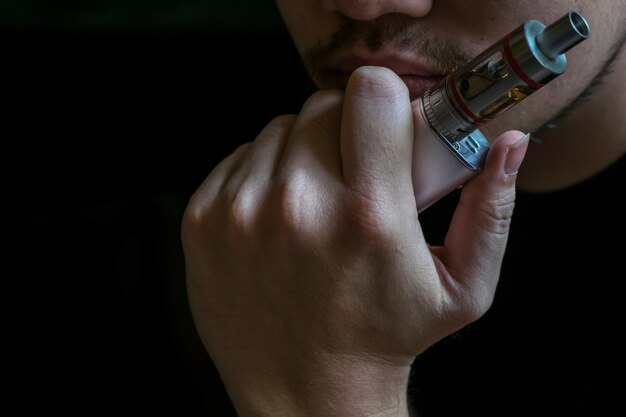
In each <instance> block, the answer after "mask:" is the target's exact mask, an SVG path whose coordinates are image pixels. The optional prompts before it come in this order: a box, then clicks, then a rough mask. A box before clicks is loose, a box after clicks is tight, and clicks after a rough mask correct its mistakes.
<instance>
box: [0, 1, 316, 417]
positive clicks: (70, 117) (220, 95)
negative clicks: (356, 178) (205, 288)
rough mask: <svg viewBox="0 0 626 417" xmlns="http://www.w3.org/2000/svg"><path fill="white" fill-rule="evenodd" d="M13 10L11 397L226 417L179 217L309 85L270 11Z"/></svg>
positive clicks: (4, 248)
mask: <svg viewBox="0 0 626 417" xmlns="http://www.w3.org/2000/svg"><path fill="white" fill-rule="evenodd" d="M3 6H5V7H6V6H9V12H12V14H11V13H7V9H6V8H5V9H4V10H2V11H3V12H4V13H2V18H0V23H2V26H1V27H0V43H1V48H0V50H1V52H0V53H1V55H0V56H1V62H0V66H1V68H0V98H1V102H2V107H3V110H2V113H1V114H0V121H1V122H2V129H1V131H0V135H1V137H2V141H1V143H2V149H1V150H0V155H1V156H2V165H1V166H2V171H1V174H2V176H1V182H0V185H1V187H2V198H1V200H2V205H1V206H2V207H1V208H0V218H1V220H0V221H1V223H0V239H1V240H0V244H1V247H0V248H1V252H0V255H1V258H0V274H1V281H2V282H3V286H4V288H5V290H4V291H3V292H2V293H3V294H2V295H3V298H4V299H5V302H4V303H3V305H4V307H5V309H6V314H5V322H6V329H7V333H6V336H5V337H4V338H3V339H4V340H5V344H6V346H7V347H8V348H9V351H10V352H11V354H8V355H7V356H6V359H7V366H6V367H5V369H6V370H9V369H10V370H11V372H6V373H5V377H6V378H7V380H8V382H9V384H8V391H7V394H8V395H7V398H9V400H11V401H12V402H13V401H14V402H15V404H17V405H18V406H19V407H20V408H22V409H23V410H24V411H25V412H26V411H34V410H39V411H47V412H50V411H53V410H57V411H61V412H63V413H64V414H66V415H68V414H71V415H74V414H75V415H92V414H93V413H96V412H106V413H107V414H110V413H121V412H141V414H142V415H150V414H153V413H165V414H176V415H186V416H195V415H197V416H200V415H204V416H207V415H209V416H216V415H222V414H225V413H227V412H229V411H230V410H231V409H230V403H229V401H228V399H227V397H226V395H225V394H224V392H223V390H222V387H221V383H220V381H219V378H218V377H217V375H216V373H215V370H214V369H213V367H212V364H211V362H210V361H209V359H208V358H207V356H206V354H205V353H204V350H203V349H202V347H201V345H200V343H199V339H198V338H197V335H196V333H195V330H194V328H193V325H192V323H191V320H190V316H189V310H188V306H187V304H186V298H185V291H184V270H183V263H182V252H181V247H180V239H179V222H180V218H181V215H182V211H183V209H184V207H185V204H186V202H187V199H188V198H189V196H190V195H191V193H192V192H193V191H194V190H195V188H196V187H197V186H198V185H199V184H200V182H201V181H202V180H203V179H204V178H205V177H206V175H208V173H209V172H210V170H211V169H212V167H213V166H214V165H215V164H216V163H217V162H218V161H219V160H221V159H223V158H224V157H225V156H226V155H228V154H229V153H230V152H232V151H233V150H234V149H235V148H236V147H237V146H238V145H239V144H241V143H244V142H247V141H251V140H253V139H254V137H255V136H256V135H257V134H258V132H259V131H260V130H261V129H262V127H263V126H264V125H265V124H266V123H267V122H268V121H269V120H270V119H271V118H273V117H274V116H277V115H279V114H283V113H296V112H298V111H299V108H300V106H301V104H302V102H303V99H304V98H305V97H306V96H308V94H309V92H310V91H312V90H311V88H312V87H311V85H309V84H308V83H309V81H308V79H307V77H306V75H305V72H304V69H303V68H302V67H301V63H300V60H299V57H298V56H297V52H296V50H295V48H294V46H293V45H292V43H291V40H290V38H289V37H288V34H287V33H286V30H285V29H284V28H283V26H282V24H281V23H280V21H279V19H278V15H277V12H276V10H275V9H274V6H273V3H272V2H271V1H266V2H256V3H255V2H252V3H251V2H246V1H234V2H222V1H218V2H193V1H186V2H165V1H161V2H141V1H134V2H121V1H120V2H109V3H108V4H107V5H106V7H105V6H103V5H101V4H96V2H70V1H59V2H50V3H44V2H41V3H35V2H23V3H20V2H15V3H11V2H7V3H4V4H3ZM11 6H13V9H11ZM183 9H184V10H183ZM181 10H183V11H184V12H181Z"/></svg>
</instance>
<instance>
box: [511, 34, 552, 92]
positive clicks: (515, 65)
mask: <svg viewBox="0 0 626 417" xmlns="http://www.w3.org/2000/svg"><path fill="white" fill-rule="evenodd" d="M502 49H504V55H505V56H506V59H507V60H508V61H509V64H510V65H511V68H512V69H513V71H515V73H516V74H517V76H518V77H520V78H521V79H522V81H524V82H525V83H526V84H528V85H529V86H531V87H532V88H534V89H535V90H538V89H540V88H541V87H543V84H541V83H540V82H537V81H535V80H533V79H532V78H530V77H529V76H528V75H527V74H526V73H525V72H524V70H523V69H522V66H521V65H520V64H518V62H517V61H516V60H515V58H514V57H513V51H511V43H510V41H509V35H506V36H505V37H504V41H503V42H502Z"/></svg>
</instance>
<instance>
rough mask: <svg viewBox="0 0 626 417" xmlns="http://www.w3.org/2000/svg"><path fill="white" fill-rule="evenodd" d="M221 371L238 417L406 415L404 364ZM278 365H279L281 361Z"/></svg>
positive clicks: (348, 362)
mask: <svg viewBox="0 0 626 417" xmlns="http://www.w3.org/2000/svg"><path fill="white" fill-rule="evenodd" d="M267 365H268V363H267V362H266V361H263V360H262V359H261V360H259V361H258V362H256V366H257V367H258V368H259V369H250V368H248V369H245V370H243V371H241V370H240V371H237V372H228V373H223V378H224V383H225V385H226V388H227V390H228V392H229V395H230V398H231V400H232V402H233V404H234V406H235V408H236V410H237V414H238V416H239V417H266V416H267V417H269V416H272V417H274V416H278V415H281V416H289V417H301V416H302V417H304V416H306V417H317V416H324V417H334V416H337V417H351V416H354V417H357V416H358V417H387V416H389V417H391V416H393V417H408V415H409V411H408V405H407V398H406V391H407V385H408V378H409V373H410V366H394V365H390V364H388V363H380V362H372V361H364V360H360V359H357V360H355V359H353V358H348V359H346V358H345V357H341V358H338V357H332V358H325V359H324V360H322V361H320V360H316V361H307V360H305V359H302V360H300V361H298V363H295V364H292V366H290V367H284V366H282V367H281V369H280V370H279V369H272V368H271V367H268V366H267ZM281 365H283V364H281Z"/></svg>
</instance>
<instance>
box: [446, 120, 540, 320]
mask: <svg viewBox="0 0 626 417" xmlns="http://www.w3.org/2000/svg"><path fill="white" fill-rule="evenodd" d="M528 137H529V136H528V135H524V134H523V133H521V132H517V131H509V132H506V133H505V134H503V135H501V136H500V137H499V138H497V139H496V140H495V141H494V143H493V144H492V145H491V148H490V150H489V153H488V155H487V160H486V162H485V168H484V170H483V172H482V173H481V174H480V175H478V176H477V177H475V178H474V179H472V180H471V181H469V182H468V183H467V184H466V185H465V186H464V187H463V191H462V193H461V200H460V202H459V205H458V207H457V209H456V211H455V213H454V216H453V219H452V223H451V225H450V229H449V232H448V234H447V236H446V239H445V248H444V249H443V250H442V253H441V254H440V255H441V257H442V258H443V259H442V260H443V262H444V263H445V265H446V268H447V270H448V272H450V274H451V275H452V277H453V278H454V280H455V281H456V282H457V283H458V284H460V285H462V287H463V288H464V289H466V290H469V292H465V293H466V294H472V296H473V297H474V298H475V300H476V302H477V303H478V304H479V305H481V309H482V310H486V308H488V305H489V304H490V303H491V300H492V299H493V293H494V291H495V287H496V284H497V280H498V277H499V274H500V266H501V261H502V257H503V256H504V251H505V246H506V243H507V239H508V232H509V225H510V223H511V216H512V214H513V208H514V205H515V174H516V173H517V170H518V169H519V166H520V165H521V163H522V160H523V158H524V155H525V153H526V148H527V147H528Z"/></svg>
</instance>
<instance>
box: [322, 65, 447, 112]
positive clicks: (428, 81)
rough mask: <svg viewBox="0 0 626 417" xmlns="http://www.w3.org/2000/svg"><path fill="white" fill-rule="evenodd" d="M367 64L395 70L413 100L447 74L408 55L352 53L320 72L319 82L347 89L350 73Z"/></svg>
mask: <svg viewBox="0 0 626 417" xmlns="http://www.w3.org/2000/svg"><path fill="white" fill-rule="evenodd" d="M366 65H372V66H379V67H386V68H389V69H390V70H392V71H393V72H395V73H396V74H397V75H398V76H399V77H400V78H401V79H402V81H404V83H405V84H406V86H407V88H408V90H409V95H410V98H411V101H413V100H415V99H417V98H419V97H421V96H422V95H424V93H426V91H428V90H430V89H431V88H433V87H434V86H435V85H437V84H438V83H439V82H440V81H441V80H442V79H444V78H445V76H446V75H447V74H442V73H440V72H438V71H437V70H435V69H432V68H430V67H428V66H426V65H424V64H421V63H419V62H416V61H415V60H414V59H410V58H407V57H402V56H379V57H373V56H370V57H362V56H357V55H350V56H347V57H344V58H342V59H339V60H338V61H337V64H336V65H332V66H331V67H330V68H329V69H328V70H327V71H324V72H322V73H320V74H318V75H319V80H318V82H319V84H320V86H321V87H322V88H340V89H345V87H346V85H347V83H348V79H349V78H350V74H352V72H353V71H354V70H356V69H357V68H359V67H362V66H366Z"/></svg>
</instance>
